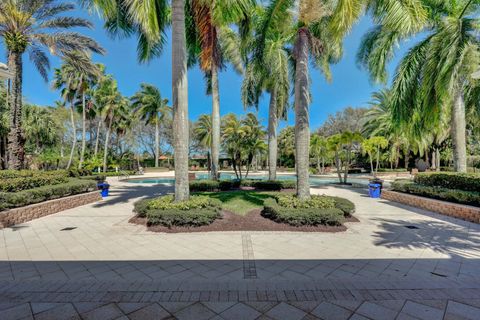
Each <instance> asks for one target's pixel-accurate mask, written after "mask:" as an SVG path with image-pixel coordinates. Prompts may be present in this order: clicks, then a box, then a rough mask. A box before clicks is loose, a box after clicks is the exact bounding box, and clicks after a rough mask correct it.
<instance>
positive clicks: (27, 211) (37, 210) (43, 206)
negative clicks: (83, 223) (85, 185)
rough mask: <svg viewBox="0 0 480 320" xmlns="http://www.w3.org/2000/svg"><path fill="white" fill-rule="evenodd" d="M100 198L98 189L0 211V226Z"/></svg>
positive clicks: (17, 222)
mask: <svg viewBox="0 0 480 320" xmlns="http://www.w3.org/2000/svg"><path fill="white" fill-rule="evenodd" d="M99 200H102V197H101V196H100V192H99V191H93V192H87V193H81V194H76V195H73V196H68V197H63V198H59V199H54V200H48V201H44V202H40V203H36V204H32V205H28V206H24V207H19V208H13V209H9V210H6V211H1V212H0V228H6V227H9V226H12V225H15V224H19V223H24V222H27V221H30V220H33V219H37V218H41V217H44V216H48V215H50V214H53V213H57V212H60V211H63V210H67V209H72V208H75V207H79V206H83V205H85V204H89V203H93V202H97V201H99Z"/></svg>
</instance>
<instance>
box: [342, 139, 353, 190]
mask: <svg viewBox="0 0 480 320" xmlns="http://www.w3.org/2000/svg"><path fill="white" fill-rule="evenodd" d="M351 156H352V151H351V149H350V147H348V149H347V159H346V163H345V171H344V172H343V183H345V184H346V183H347V179H348V170H349V169H350V160H351Z"/></svg>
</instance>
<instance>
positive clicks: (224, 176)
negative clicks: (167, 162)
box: [125, 173, 369, 186]
mask: <svg viewBox="0 0 480 320" xmlns="http://www.w3.org/2000/svg"><path fill="white" fill-rule="evenodd" d="M209 177H210V176H209V174H208V173H197V174H196V178H197V179H200V180H205V179H209ZM236 178H237V177H236V176H235V174H231V173H220V179H221V180H234V179H236ZM248 179H249V180H267V176H264V175H253V176H249V177H248ZM277 179H278V180H296V179H297V177H296V176H294V175H278V176H277ZM125 181H127V182H130V183H150V184H161V185H168V186H170V185H173V184H175V179H173V178H136V179H128V180H125ZM337 182H338V179H337V178H333V177H325V178H319V177H310V185H311V186H321V185H326V184H332V183H337ZM348 182H349V183H353V184H356V185H362V186H367V185H368V182H369V181H368V179H358V178H349V179H348Z"/></svg>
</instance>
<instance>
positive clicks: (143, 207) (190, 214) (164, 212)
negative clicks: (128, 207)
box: [134, 195, 221, 228]
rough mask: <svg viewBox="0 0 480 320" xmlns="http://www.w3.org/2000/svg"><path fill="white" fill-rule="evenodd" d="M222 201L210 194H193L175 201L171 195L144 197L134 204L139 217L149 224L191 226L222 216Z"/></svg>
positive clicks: (205, 223)
mask: <svg viewBox="0 0 480 320" xmlns="http://www.w3.org/2000/svg"><path fill="white" fill-rule="evenodd" d="M220 208H221V202H220V201H219V200H217V199H213V198H210V197H208V196H191V197H190V199H189V200H187V201H180V202H174V197H173V196H171V195H168V196H162V197H158V198H155V199H144V200H140V201H137V202H136V203H135V204H134V211H135V212H136V213H137V215H138V216H139V217H146V218H147V223H148V224H149V225H156V224H159V225H163V226H166V227H169V228H170V227H172V226H189V227H196V226H201V225H207V224H210V223H212V222H213V221H215V219H217V218H220Z"/></svg>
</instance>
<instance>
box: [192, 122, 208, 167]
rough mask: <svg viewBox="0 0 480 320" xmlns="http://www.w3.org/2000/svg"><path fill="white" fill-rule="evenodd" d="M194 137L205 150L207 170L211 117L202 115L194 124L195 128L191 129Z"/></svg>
mask: <svg viewBox="0 0 480 320" xmlns="http://www.w3.org/2000/svg"><path fill="white" fill-rule="evenodd" d="M193 132H194V134H195V137H196V139H197V141H198V143H199V145H200V146H201V147H202V148H204V149H207V150H208V151H207V163H208V169H209V170H210V168H211V156H210V148H211V146H212V116H211V115H207V114H202V115H201V116H200V117H199V118H198V120H197V122H196V123H195V127H194V129H193Z"/></svg>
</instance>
